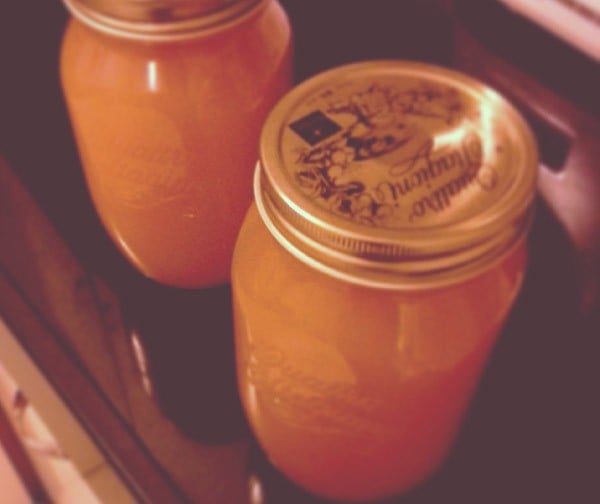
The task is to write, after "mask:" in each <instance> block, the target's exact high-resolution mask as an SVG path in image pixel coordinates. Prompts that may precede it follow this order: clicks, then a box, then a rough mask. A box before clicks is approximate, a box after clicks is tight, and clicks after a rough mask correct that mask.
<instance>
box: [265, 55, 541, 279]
mask: <svg viewBox="0 0 600 504" xmlns="http://www.w3.org/2000/svg"><path fill="white" fill-rule="evenodd" d="M421 86H422V89H421ZM444 93H445V94H444ZM421 95H423V96H424V97H423V96H421ZM421 101H422V104H421ZM417 105H418V107H417ZM440 110H441V111H442V113H439V111H440ZM369 114H370V116H369ZM436 114H438V115H440V118H435V120H434V119H432V118H433V116H435V115H436ZM447 114H450V115H452V117H451V120H450V119H448V118H447V117H446V115H447ZM361 116H362V117H361ZM365 116H369V117H366V118H365ZM384 116H385V117H384ZM388 116H389V117H388ZM425 116H429V117H425ZM442 116H443V117H442ZM357 118H358V119H357ZM441 118H443V119H444V120H442V119H441ZM384 123H385V125H384V126H382V124H384ZM390 125H391V126H390ZM358 131H360V132H359V133H357V132H358ZM365 132H366V133H365ZM409 132H410V134H408V133H409ZM402 135H404V137H402ZM401 137H402V138H401ZM442 137H443V138H444V139H446V140H448V139H450V140H448V143H444V141H445V140H444V141H442ZM377 142H379V145H380V147H381V152H383V154H382V153H381V152H376V151H374V150H373V146H374V145H376V144H377ZM386 142H387V143H386ZM411 143H412V144H414V145H412V146H410V144H411ZM465 145H466V147H465ZM357 146H358V147H357ZM415 146H416V147H415ZM423 146H426V150H425V151H423V150H422V149H423ZM387 147H389V150H387V151H386V148H387ZM359 149H363V151H361V150H359ZM369 149H371V150H370V151H369ZM415 149H416V150H415ZM469 149H470V150H469ZM407 152H408V154H407ZM415 152H417V154H415ZM344 153H345V154H346V159H345V160H343V159H342V160H340V158H343V154H344ZM419 153H420V154H419ZM407 155H408V158H406V156H407ZM336 159H337V160H336ZM406 159H408V160H409V162H406ZM399 160H400V161H399ZM436 163H437V164H436ZM440 166H441V167H442V168H440ZM394 170H396V171H394ZM436 170H437V171H436ZM374 174H377V175H374ZM411 177H412V181H413V182H414V185H415V187H410V180H411ZM419 177H420V178H421V179H423V180H421V183H419V184H417V182H418V181H419ZM425 179H427V180H425ZM340 181H341V182H340ZM536 183H537V147H536V143H535V139H534V137H533V134H532V132H531V129H530V128H529V126H528V125H527V123H526V121H525V120H524V119H523V117H522V116H521V114H520V113H519V112H518V111H517V110H516V109H515V107H514V106H513V105H512V104H511V103H509V102H508V101H507V100H506V99H505V98H504V97H502V96H501V95H499V94H498V93H497V92H496V91H494V90H493V89H491V88H489V87H488V86H487V85H485V84H484V83H482V82H479V81H477V80H475V79H473V78H471V77H469V76H467V75H464V74H462V73H459V72H456V71H454V70H451V69H447V68H443V67H440V66H436V65H430V64H424V63H416V62H410V61H399V60H378V61H368V62H358V63H352V64H348V65H344V66H341V67H337V68H333V69H330V70H327V71H325V72H322V73H320V74H318V75H316V76H314V77H312V78H310V79H307V80H306V81H304V82H302V83H301V84H300V85H298V86H296V88H294V89H293V90H292V91H291V92H289V93H288V94H287V95H286V96H285V97H284V98H283V99H282V100H280V102H279V103H278V104H277V105H276V107H275V108H274V109H273V110H272V112H271V114H270V115H269V117H268V118H267V121H266V122H265V125H264V127H263V130H262V135H261V143H260V159H259V163H258V165H257V169H256V174H255V200H256V202H257V206H258V208H259V211H260V213H261V216H262V218H263V220H264V221H265V223H266V224H267V227H268V228H269V230H270V231H271V233H272V234H273V235H274V236H275V237H276V239H277V240H278V241H279V242H280V243H281V244H282V245H283V246H284V247H285V248H286V249H287V250H288V251H290V252H291V253H293V254H294V255H295V256H296V257H298V258H300V259H301V260H302V261H304V262H306V263H309V264H310V265H311V266H313V267H315V268H317V269H320V270H322V271H324V272H326V273H327V274H329V275H331V276H335V277H338V278H342V279H344V280H347V281H350V282H353V283H358V284H362V285H368V286H372V287H381V288H394V289H395V288H399V287H401V288H410V289H420V288H430V287H433V286H441V285H445V284H450V283H454V282H458V281H461V280H463V279H466V278H467V277H470V276H473V275H475V274H477V273H478V272H480V271H482V269H485V268H487V267H491V265H492V264H493V263H495V262H496V261H497V260H499V259H500V258H501V257H504V256H505V254H506V253H508V252H509V251H510V250H512V248H513V247H514V246H515V244H516V243H519V242H520V240H521V239H522V238H523V237H524V236H525V235H526V234H527V232H528V230H529V228H530V226H531V222H532V219H533V213H534V201H535V193H536V191H535V188H536ZM402 184H405V187H404V189H406V191H404V192H403V185H402ZM486 184H487V185H489V186H490V187H486ZM417 185H418V187H417ZM492 185H493V186H494V187H493V188H492V187H491V186H492ZM390 188H391V189H390ZM384 189H385V190H388V192H389V193H390V194H383V193H384ZM409 189H410V190H409ZM390 191H391V192H390ZM393 191H395V194H392V192H393ZM409 193H410V194H409ZM392 196H394V197H395V198H394V197H392ZM386 198H387V199H388V201H386ZM361 205H362V206H361ZM369 205H370V208H369ZM411 212H412V213H413V214H414V215H412V217H411V215H410V213H411ZM419 212H421V213H422V214H423V215H420V214H419V215H417V213H419ZM426 214H427V215H426Z"/></svg>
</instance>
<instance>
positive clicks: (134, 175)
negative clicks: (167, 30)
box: [61, 1, 291, 287]
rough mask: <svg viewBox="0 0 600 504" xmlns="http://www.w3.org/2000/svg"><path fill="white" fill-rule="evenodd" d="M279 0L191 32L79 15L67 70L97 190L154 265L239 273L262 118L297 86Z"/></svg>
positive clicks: (208, 279)
mask: <svg viewBox="0 0 600 504" xmlns="http://www.w3.org/2000/svg"><path fill="white" fill-rule="evenodd" d="M290 44H291V33H290V27H289V24H288V20H287V18H286V16H285V13H284V12H283V10H282V9H281V7H280V6H279V4H278V3H277V2H275V1H267V2H263V4H261V6H259V7H258V8H256V9H255V10H254V11H253V12H251V13H250V14H248V15H246V16H245V17H244V18H243V19H240V20H238V21H237V22H234V23H232V24H231V25H228V26H225V27H223V28H222V29H218V30H213V31H212V32H210V33H206V34H200V35H199V36H197V37H194V38H190V39H189V40H180V41H168V42H152V41H137V40H128V39H125V38H119V37H116V36H109V35H105V34H103V33H99V32H97V31H95V30H93V29H91V28H90V27H88V26H86V25H84V24H82V23H81V22H80V21H78V20H76V19H72V20H71V21H70V22H69V24H68V27H67V29H66V33H65V36H64V41H63V48H62V58H61V78H62V84H63V89H64V93H65V98H66V102H67V105H68V110H69V113H70V116H71V119H72V124H73V129H74V133H75V137H76V140H77V144H78V148H79V152H80V157H81V161H82V164H83V169H84V172H85V176H86V180H87V184H88V187H89V190H90V193H91V197H92V200H93V202H94V204H95V207H96V209H97V212H98V214H99V216H100V218H101V220H102V222H103V224H104V226H105V227H106V229H107V231H108V233H109V234H110V236H111V237H112V239H113V240H114V242H115V243H116V244H117V246H118V247H119V248H120V250H121V251H122V252H123V253H124V255H125V256H126V257H127V258H128V259H129V260H130V261H131V262H132V263H133V264H134V265H135V266H136V267H137V268H138V269H139V270H140V271H141V272H142V273H143V274H145V275H146V276H148V277H150V278H152V279H154V280H156V281H158V282H160V283H163V284H168V285H172V286H176V287H202V286H208V285H213V284H220V283H224V282H228V281H229V271H230V261H231V254H232V250H233V247H234V242H235V237H236V234H237V232H238V230H239V226H240V224H241V221H242V219H243V215H244V213H245V212H246V210H247V208H248V206H249V204H250V202H251V200H252V193H251V178H252V173H251V172H252V166H253V164H254V161H255V159H256V156H257V148H256V145H257V139H258V135H259V130H260V127H261V125H262V122H263V120H264V118H265V116H266V114H267V112H268V111H269V109H270V107H271V106H272V105H273V103H274V102H275V101H276V100H277V99H278V98H279V97H280V95H281V94H282V93H283V92H285V91H286V90H287V89H288V88H289V87H290V85H291V48H290Z"/></svg>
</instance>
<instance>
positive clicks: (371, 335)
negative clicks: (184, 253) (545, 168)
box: [232, 61, 537, 500]
mask: <svg viewBox="0 0 600 504" xmlns="http://www.w3.org/2000/svg"><path fill="white" fill-rule="evenodd" d="M536 173H537V149H536V144H535V140H534V137H533V135H532V133H531V131H530V129H529V127H528V126H527V124H526V122H525V121H524V119H523V118H522V117H521V115H520V114H519V113H518V111H517V110H516V109H515V108H514V107H513V106H512V105H511V104H510V103H509V102H508V101H507V100H505V99H504V98H503V97H502V96H500V95H499V94H498V93H497V92H495V91H494V90H492V89H490V88H489V87H487V86H486V85H484V84H483V83H481V82H478V81H476V80H474V79H472V78H470V77H468V76H466V75H463V74H461V73H457V72H455V71H452V70H449V69H445V68H441V67H437V66H432V65H427V64H420V63H415V62H406V61H374V62H363V63H355V64H351V65H346V66H342V67H339V68H335V69H332V70H329V71H326V72H324V73H322V74H319V75H317V76H315V77H312V78H311V79H308V80H306V81H304V82H303V83H301V84H300V85H299V86H297V87H296V88H295V89H294V90H292V91H291V92H290V93H288V94H287V95H286V96H285V97H284V98H283V99H282V100H281V101H280V102H279V103H278V105H277V106H276V107H275V108H274V109H273V110H272V112H271V114H270V115H269V117H268V119H267V121H266V123H265V125H264V127H263V130H262V136H261V142H260V160H259V162H258V164H257V167H256V171H255V180H254V196H255V204H254V205H253V206H252V207H251V208H250V210H249V212H248V213H247V215H246V219H245V221H244V224H243V226H242V229H241V231H240V234H239V236H238V240H237V244H236V249H235V252H234V259H233V269H232V287H233V295H234V314H235V320H234V323H235V334H236V352H237V367H238V383H239V388H240V394H241V397H242V401H243V405H244V408H245V411H246V414H247V416H248V419H249V422H250V425H251V426H252V428H253V430H254V432H255V434H256V437H257V439H258V441H259V443H260V444H261V446H262V447H263V449H264V450H265V452H266V454H267V455H268V457H269V458H270V460H271V461H272V463H273V464H274V465H275V466H276V467H277V468H279V469H280V470H281V471H282V472H283V473H284V474H286V475H287V476H288V477H289V478H290V479H291V480H293V481H294V482H296V483H297V484H299V485H301V486H302V487H304V488H306V489H308V490H309V491H311V492H314V493H316V494H319V495H322V496H326V497H330V498H335V499H351V500H362V499H373V498H379V497H385V496H389V495H395V494H398V493H401V492H403V491H406V490H407V489H409V488H411V487H413V486H415V485H417V484H419V483H420V482H422V481H423V480H424V479H425V478H426V477H427V476H429V475H430V474H431V473H432V472H433V471H435V469H436V468H437V467H438V466H439V465H440V464H441V462H442V461H443V460H444V458H445V457H446V455H447V453H448V451H449V449H450V448H451V446H452V443H453V441H454V439H455V436H456V433H457V430H458V428H459V426H460V422H461V418H462V417H463V415H464V413H465V411H466V410H467V408H468V404H469V400H470V398H471V396H472V394H473V391H474V389H475V388H476V386H477V382H478V378H479V376H480V374H481V372H482V369H483V368H484V366H485V363H486V361H487V359H488V357H489V355H490V352H491V351H492V349H493V346H494V343H495V341H496V340H497V338H498V336H499V334H500V332H501V329H502V326H503V323H504V321H505V320H506V318H507V315H508V314H509V312H510V309H511V306H512V305H513V303H514V301H515V298H516V297H517V295H518V293H519V290H520V287H521V284H522V281H523V277H524V274H525V272H526V265H527V234H528V230H529V228H530V226H531V223H532V219H533V214H534V202H535V195H536Z"/></svg>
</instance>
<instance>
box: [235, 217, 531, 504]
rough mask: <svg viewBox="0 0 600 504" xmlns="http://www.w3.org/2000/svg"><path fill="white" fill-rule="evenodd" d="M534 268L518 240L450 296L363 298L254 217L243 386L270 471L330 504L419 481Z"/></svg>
mask: <svg viewBox="0 0 600 504" xmlns="http://www.w3.org/2000/svg"><path fill="white" fill-rule="evenodd" d="M526 255H527V254H526V246H525V240H521V242H520V243H519V244H518V246H516V248H514V249H513V250H512V251H511V252H510V253H509V255H507V256H506V257H505V258H503V259H502V260H501V261H500V262H499V263H497V264H495V265H493V266H491V267H490V268H489V269H487V270H486V271H484V272H483V273H480V274H479V275H478V276H476V277H474V278H471V279H468V280H465V281H463V282H461V283H458V284H455V285H452V286H448V287H441V288H435V289H431V290H425V291H418V292H417V291H415V292H406V291H404V292H403V291H399V290H396V291H394V290H383V289H376V288H368V287H363V286H358V285H353V284H350V283H346V282H343V281H340V280H336V279H334V278H331V277H329V276H327V275H324V274H322V273H320V272H319V271H316V270H314V269H312V268H310V267H309V266H307V265H305V264H304V263H302V262H300V261H298V260H297V259H296V258H294V257H293V256H292V255H291V254H289V253H288V252H287V251H286V250H284V249H283V248H282V247H281V246H280V245H279V244H278V243H277V242H276V241H275V239H274V238H273V237H272V236H271V235H270V233H269V232H268V231H267V229H266V227H265V225H264V224H263V222H262V221H261V219H260V217H259V215H258V212H257V211H256V209H255V208H254V207H253V208H252V209H251V210H250V212H249V214H248V216H247V218H246V221H245V223H244V225H243V227H242V230H241V232H240V236H239V242H238V245H237V247H236V252H235V255H234V261H233V274H232V285H233V291H234V296H235V299H234V313H235V330H236V346H237V355H238V361H237V367H238V380H239V388H240V392H241V396H242V400H243V405H244V408H245V410H246V413H247V416H248V418H249V421H250V424H251V426H252V428H253V430H254V432H255V434H256V436H257V438H258V440H259V442H260V444H261V446H263V448H264V449H265V451H266V453H267V454H268V456H269V458H270V459H271V461H272V462H273V464H274V465H275V466H276V467H278V468H279V469H280V470H281V471H282V472H283V473H284V474H286V475H287V476H289V477H290V479H291V480H293V481H294V482H296V483H297V484H299V485H300V486H302V487H304V488H306V489H308V490H309V491H312V492H314V493H316V494H319V495H323V496H326V497H330V498H336V499H350V500H357V499H358V500H361V499H373V498H379V497H384V496H388V495H393V494H397V493H400V492H402V491H404V490H407V489H408V488H411V487H412V486H414V485H416V484H418V483H419V482H421V481H422V480H424V479H425V478H426V477H427V476H428V475H430V474H431V473H432V472H433V471H434V470H435V469H436V468H437V467H438V466H439V465H440V463H441V462H442V461H443V460H444V458H445V456H446V455H447V452H448V450H449V448H450V447H451V445H452V442H453V440H454V438H455V435H456V433H457V430H458V428H459V425H460V421H461V419H462V417H463V415H464V413H465V410H466V408H467V406H468V403H469V399H470V397H471V396H472V393H473V391H474V389H475V387H476V383H477V380H478V377H479V376H480V374H481V372H482V368H483V366H484V364H485V362H486V360H487V357H488V355H489V354H490V350H491V348H492V347H493V345H494V342H495V341H496V338H497V336H498V334H499V332H500V330H501V327H502V324H503V322H504V320H505V318H506V316H507V313H508V312H509V309H510V307H511V305H512V304H513V301H514V300H515V297H516V295H517V293H518V291H519V288H520V285H521V282H522V277H523V273H524V270H525V265H526Z"/></svg>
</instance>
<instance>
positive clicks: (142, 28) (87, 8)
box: [63, 0, 271, 41]
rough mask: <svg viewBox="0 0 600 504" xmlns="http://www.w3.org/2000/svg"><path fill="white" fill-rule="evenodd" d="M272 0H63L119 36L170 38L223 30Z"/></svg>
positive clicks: (96, 26)
mask: <svg viewBox="0 0 600 504" xmlns="http://www.w3.org/2000/svg"><path fill="white" fill-rule="evenodd" d="M269 1H271V0H63V2H64V4H65V6H66V7H67V10H68V11H69V12H70V13H71V14H72V15H73V16H74V17H75V18H77V19H78V20H79V21H81V22H82V23H84V24H86V25H88V26H90V27H91V28H93V29H94V30H97V31H100V32H103V33H105V34H108V35H112V36H115V37H120V38H127V39H137V40H146V41H169V40H181V39H186V38H193V37H197V36H200V35H204V34H206V33H209V32H214V31H221V30H223V29H225V28H226V27H227V26H229V25H230V24H232V23H236V22H239V21H241V19H243V18H244V17H246V16H247V15H249V14H251V13H252V12H254V11H255V10H256V9H258V8H260V6H261V5H264V4H266V3H268V2H269Z"/></svg>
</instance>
